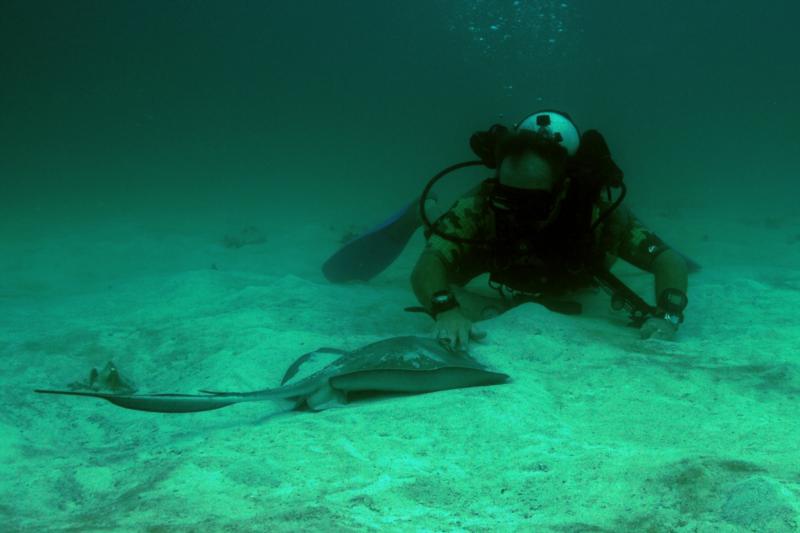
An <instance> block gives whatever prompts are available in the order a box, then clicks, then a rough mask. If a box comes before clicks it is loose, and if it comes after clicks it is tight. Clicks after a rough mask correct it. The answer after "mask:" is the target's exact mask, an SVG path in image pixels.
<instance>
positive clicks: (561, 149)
mask: <svg viewBox="0 0 800 533" xmlns="http://www.w3.org/2000/svg"><path fill="white" fill-rule="evenodd" d="M470 147H471V148H472V151H473V152H474V153H475V154H476V155H477V156H478V157H479V160H476V161H467V162H464V163H458V164H455V165H452V166H450V167H448V168H446V169H444V170H442V171H441V172H439V173H438V174H437V175H436V176H434V177H433V178H432V179H431V180H430V181H429V182H428V185H427V186H426V187H425V189H424V191H423V193H422V195H421V197H420V198H419V199H418V200H416V201H415V202H412V203H411V204H410V205H408V206H406V207H405V208H404V209H402V210H401V211H400V212H399V213H397V214H396V215H394V216H392V217H391V218H390V219H389V220H387V221H386V222H384V223H383V224H381V225H380V226H378V227H377V228H375V229H373V230H371V231H368V232H366V233H365V234H363V235H361V236H359V237H357V238H356V239H353V240H352V241H350V242H349V243H347V244H345V246H343V247H342V248H341V249H340V250H338V251H337V252H336V253H335V254H333V256H331V257H330V258H329V259H328V260H327V261H326V262H325V264H324V265H323V273H324V274H325V276H326V278H327V279H328V280H329V281H332V282H344V281H351V280H368V279H371V278H372V277H374V276H375V275H377V274H378V273H380V272H381V271H383V270H384V269H385V268H386V267H387V266H388V265H389V264H391V262H393V261H394V259H396V257H397V256H398V255H399V254H400V252H401V251H402V250H403V248H404V247H405V245H406V243H407V242H408V240H409V239H410V237H411V235H412V234H413V232H414V231H415V230H416V229H417V227H418V226H419V224H420V223H422V224H423V226H424V227H425V231H426V237H427V244H426V246H425V248H424V250H423V252H422V254H421V255H420V257H419V260H418V261H417V264H416V266H415V268H414V271H413V273H412V275H411V284H412V287H413V290H414V293H415V295H416V297H417V299H418V300H419V303H420V304H421V306H422V307H417V308H409V309H408V310H415V311H424V312H427V313H428V314H430V316H431V317H432V318H433V319H434V321H435V334H436V336H437V338H439V340H440V341H442V342H445V343H449V344H450V345H451V346H452V347H453V348H458V349H463V348H466V347H467V345H468V343H469V341H470V338H477V337H480V336H481V334H480V333H479V332H477V331H476V330H474V329H473V327H472V324H473V323H474V322H476V321H479V320H483V319H486V318H490V317H491V316H495V315H497V314H500V313H502V312H504V311H506V310H508V309H511V308H512V307H515V306H517V305H520V304H522V303H527V302H535V303H538V304H541V305H543V306H545V307H546V308H548V309H550V310H552V311H555V312H561V313H566V314H578V313H580V312H581V306H580V304H579V303H578V302H575V301H572V300H570V294H572V293H575V292H576V291H579V290H581V289H585V288H589V287H595V286H600V287H602V288H603V289H605V290H606V291H608V292H609V293H610V294H611V297H612V300H611V302H612V307H614V308H615V309H617V310H619V309H623V308H624V309H626V310H627V311H628V313H629V316H630V319H631V325H633V326H635V327H638V328H639V329H640V332H641V335H642V337H644V338H650V337H656V338H662V339H671V338H673V337H674V335H675V333H676V331H677V328H678V325H679V324H680V323H682V322H683V311H684V309H685V307H686V304H687V302H688V300H687V296H686V291H687V285H688V272H689V270H690V269H692V270H694V269H697V268H699V266H698V265H697V264H696V263H694V262H692V261H691V260H687V259H686V258H684V257H683V256H681V255H680V254H679V253H677V252H676V251H674V250H672V249H671V248H670V247H669V246H667V245H666V244H665V243H664V242H663V241H662V240H661V239H660V238H659V237H658V236H656V235H655V234H654V233H653V232H652V231H650V230H648V229H647V228H646V227H645V226H644V225H643V224H642V223H641V222H640V221H639V220H638V219H637V218H636V217H635V216H634V215H633V214H632V213H631V211H630V210H628V209H627V208H625V207H624V206H622V205H621V204H622V201H623V199H624V198H625V193H626V188H625V184H624V183H623V173H622V171H621V170H620V168H619V167H618V166H617V165H616V164H615V163H614V161H613V160H612V158H611V154H610V151H609V149H608V145H607V144H606V142H605V139H604V138H603V136H602V135H601V134H600V133H599V132H598V131H596V130H589V131H586V132H585V133H583V134H582V135H581V134H580V133H579V131H578V129H577V127H576V126H575V124H574V123H573V122H572V120H571V119H570V117H569V116H568V115H567V114H566V113H562V112H558V111H549V110H548V111H539V112H536V113H533V114H531V115H529V116H528V117H526V118H525V119H523V120H522V121H520V122H519V123H518V124H517V125H515V126H514V127H512V128H510V129H509V128H506V127H505V126H502V125H499V124H495V125H493V126H492V127H491V128H489V129H488V130H487V131H480V132H477V133H475V134H473V135H472V137H471V138H470ZM470 166H483V167H486V168H488V169H491V170H493V171H494V175H493V176H492V177H491V178H489V179H487V180H485V181H483V182H482V183H481V184H480V185H479V186H477V187H476V188H474V189H472V190H471V191H469V192H467V193H466V194H465V195H463V196H462V197H461V198H460V199H458V200H457V201H456V202H455V204H454V205H453V206H452V207H451V208H450V209H449V210H448V211H447V212H445V213H444V214H443V215H441V216H440V217H438V218H436V219H435V220H434V221H431V220H430V218H429V216H428V213H427V211H426V202H427V200H428V197H429V195H430V192H431V189H432V187H433V186H434V185H435V184H436V183H437V182H438V181H439V180H440V179H441V178H443V177H444V176H446V175H448V174H449V173H451V172H454V171H457V170H459V169H462V168H465V167H470ZM615 190H616V191H619V192H617V194H616V198H614V191H615ZM617 258H621V259H623V260H625V261H627V262H628V263H630V264H632V265H634V266H636V267H638V268H639V269H641V270H644V271H647V272H650V273H652V274H653V275H654V282H655V283H654V284H655V301H656V305H655V306H651V305H649V304H647V303H646V302H645V300H644V299H642V298H641V297H639V296H638V295H637V294H636V293H635V292H634V291H633V290H632V289H630V288H629V287H628V286H626V285H625V284H624V283H623V282H622V281H621V280H620V279H619V278H617V277H616V276H615V275H614V274H612V273H611V272H610V267H611V265H612V264H613V262H614V261H615V260H616V259H617ZM485 274H488V275H489V286H490V287H491V288H492V289H494V290H496V291H497V294H498V296H497V297H494V298H489V297H486V296H482V295H479V294H477V293H474V292H472V291H468V290H466V289H465V288H464V287H465V285H466V284H467V283H469V282H470V281H471V280H473V279H475V278H476V277H478V276H481V275H485Z"/></svg>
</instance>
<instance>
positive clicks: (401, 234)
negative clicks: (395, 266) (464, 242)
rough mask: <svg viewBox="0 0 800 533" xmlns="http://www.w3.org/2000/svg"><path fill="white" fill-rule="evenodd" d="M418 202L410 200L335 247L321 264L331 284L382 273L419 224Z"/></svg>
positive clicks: (371, 276)
mask: <svg viewBox="0 0 800 533" xmlns="http://www.w3.org/2000/svg"><path fill="white" fill-rule="evenodd" d="M418 211H419V201H418V200H414V201H413V202H411V203H410V204H408V205H407V206H405V207H404V208H403V209H401V210H400V211H398V212H397V213H395V214H394V215H392V216H391V217H389V219H387V220H386V221H385V222H383V223H382V224H381V225H379V226H378V227H376V228H374V229H371V230H369V231H367V232H366V233H364V234H363V235H360V236H358V237H356V238H355V239H353V240H352V241H350V242H348V243H347V244H345V245H344V246H342V247H341V248H339V250H337V251H336V252H335V253H334V254H333V255H332V256H331V257H330V258H328V260H327V261H325V263H324V264H323V265H322V273H323V274H324V275H325V278H326V279H327V280H328V281H330V282H332V283H344V282H347V281H369V280H370V279H372V278H374V277H375V276H377V275H378V274H380V273H381V272H383V271H384V270H385V269H386V268H387V267H388V266H389V265H391V264H392V263H393V262H394V260H395V259H397V257H398V256H399V255H400V253H401V252H402V251H403V249H404V248H405V247H406V244H408V241H409V240H410V239H411V236H412V235H413V234H414V232H415V231H416V230H417V228H418V227H419V226H420V224H421V223H420V218H419V213H418Z"/></svg>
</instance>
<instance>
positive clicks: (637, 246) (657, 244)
mask: <svg viewBox="0 0 800 533" xmlns="http://www.w3.org/2000/svg"><path fill="white" fill-rule="evenodd" d="M604 226H605V227H604V228H603V229H602V230H601V231H602V234H603V235H602V238H601V242H602V243H603V245H604V247H605V251H606V252H607V253H609V254H611V255H615V256H618V257H620V258H622V259H624V260H625V261H627V262H628V263H630V264H632V265H633V266H635V267H638V268H641V269H642V270H645V271H647V272H652V266H653V261H654V260H655V258H656V257H658V256H659V254H661V252H663V251H664V250H666V249H667V248H668V247H667V245H666V244H665V243H664V241H662V240H661V239H660V238H659V236H658V235H656V234H655V233H653V232H652V231H650V230H649V229H648V228H647V227H646V226H645V225H644V224H642V223H641V221H639V219H638V218H636V216H635V215H634V214H633V213H632V212H631V210H630V209H628V208H626V207H624V206H620V207H619V208H618V209H617V210H616V211H615V212H614V213H613V214H612V215H611V217H609V220H608V222H607V223H606V224H604Z"/></svg>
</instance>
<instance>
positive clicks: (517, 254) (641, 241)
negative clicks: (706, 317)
mask: <svg viewBox="0 0 800 533" xmlns="http://www.w3.org/2000/svg"><path fill="white" fill-rule="evenodd" d="M494 185H495V182H494V181H493V180H487V181H486V182H484V183H483V184H482V185H481V186H480V187H479V188H478V189H476V190H475V191H472V192H471V193H468V194H467V195H465V196H463V197H461V198H460V199H459V200H458V201H457V202H456V203H455V204H454V205H453V207H451V208H450V210H449V211H448V212H447V213H445V214H444V215H443V216H442V217H441V218H440V219H439V220H438V221H437V222H436V228H437V230H438V231H440V232H443V233H445V234H446V235H453V236H456V237H460V238H463V239H471V240H479V241H484V243H485V244H481V243H477V244H471V243H458V242H453V241H451V240H448V239H445V238H443V237H441V236H439V235H436V234H432V235H430V236H429V238H428V242H427V245H426V248H425V252H424V253H432V254H435V255H436V256H437V257H438V258H439V259H440V260H441V261H442V263H443V264H444V265H445V267H446V268H447V270H448V274H449V275H450V279H451V281H453V282H454V283H456V284H457V285H464V284H466V283H467V282H469V281H470V280H471V279H473V278H475V277H477V276H479V275H481V274H486V273H489V274H490V275H491V280H492V281H493V282H494V284H495V286H496V287H501V288H503V289H507V290H509V291H510V292H511V293H512V294H516V295H527V296H533V297H542V298H548V297H558V296H559V295H561V294H563V293H564V292H567V291H570V290H575V289H580V288H582V287H587V286H590V285H591V284H592V271H593V269H596V268H608V266H610V264H611V262H613V260H614V259H616V258H617V257H620V258H622V259H624V260H625V261H627V262H629V263H631V264H633V265H634V266H636V267H638V268H641V269H642V270H645V271H648V272H650V271H651V267H652V263H653V260H654V259H655V258H656V257H657V256H658V255H659V254H660V253H661V252H662V251H664V250H665V249H666V248H667V247H666V245H665V244H664V243H663V241H661V239H659V238H658V237H657V236H656V235H655V234H654V233H652V232H651V231H649V230H648V229H647V228H646V227H644V226H643V225H642V224H641V223H640V222H639V221H638V220H637V219H636V217H634V215H633V214H632V213H631V212H630V211H629V210H628V209H626V208H625V207H623V206H620V207H619V208H617V209H616V210H615V211H614V212H613V213H612V214H611V215H610V216H609V217H608V218H607V219H605V220H604V221H603V222H602V223H601V224H600V225H599V226H598V227H597V228H596V229H595V230H594V232H593V234H592V233H591V232H589V231H588V228H589V227H590V226H591V223H593V222H594V221H596V220H597V219H598V217H599V216H600V215H601V213H603V212H604V211H605V209H607V208H608V207H609V204H608V203H606V202H605V201H602V200H597V201H594V202H591V201H590V202H589V204H588V208H584V211H585V212H586V213H585V216H584V217H583V220H584V224H583V226H582V227H581V226H580V224H578V225H576V224H574V223H572V222H571V221H574V220H575V219H576V217H575V216H573V215H574V213H569V212H568V209H569V207H568V206H569V204H568V202H566V201H565V202H564V204H562V209H561V213H560V214H559V216H558V217H557V218H556V219H555V221H554V222H553V223H552V224H550V225H548V226H547V228H546V229H545V230H542V231H541V232H539V234H537V235H535V236H531V237H530V238H526V239H524V242H521V241H520V240H519V239H516V240H514V241H513V242H507V241H504V240H503V238H502V237H503V236H502V235H497V234H496V229H495V228H496V225H497V224H496V216H495V213H494V211H493V210H492V208H491V205H490V201H489V199H490V196H491V192H492V188H493V187H494ZM588 211H591V213H589V212H588ZM578 218H580V217H578Z"/></svg>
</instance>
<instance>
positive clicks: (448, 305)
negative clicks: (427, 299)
mask: <svg viewBox="0 0 800 533" xmlns="http://www.w3.org/2000/svg"><path fill="white" fill-rule="evenodd" d="M456 307H458V301H457V300H456V297H455V295H454V294H453V291H449V290H442V291H436V292H434V293H433V296H432V297H431V316H432V317H433V319H434V320H436V317H437V316H438V315H439V313H444V312H445V311H450V310H451V309H455V308H456Z"/></svg>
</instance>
